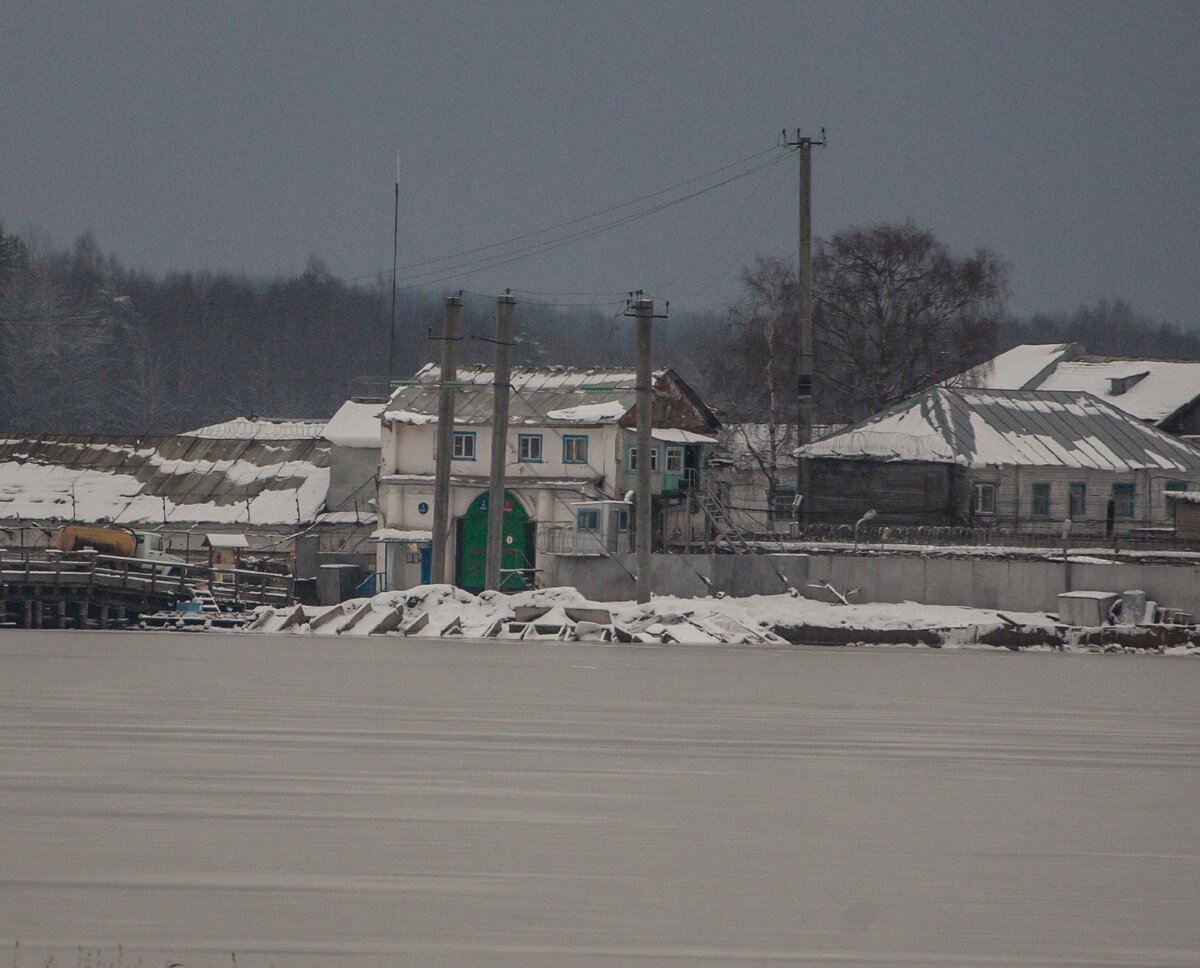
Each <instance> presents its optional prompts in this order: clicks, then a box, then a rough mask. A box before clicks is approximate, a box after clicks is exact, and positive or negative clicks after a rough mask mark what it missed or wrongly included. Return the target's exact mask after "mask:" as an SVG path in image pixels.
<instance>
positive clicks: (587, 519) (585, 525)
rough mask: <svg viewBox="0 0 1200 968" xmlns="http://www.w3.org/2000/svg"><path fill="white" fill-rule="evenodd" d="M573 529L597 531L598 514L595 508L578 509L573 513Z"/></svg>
mask: <svg viewBox="0 0 1200 968" xmlns="http://www.w3.org/2000/svg"><path fill="white" fill-rule="evenodd" d="M575 529H576V530H577V531H599V530H600V512H599V510H597V509H596V508H580V509H579V510H578V511H576V512H575Z"/></svg>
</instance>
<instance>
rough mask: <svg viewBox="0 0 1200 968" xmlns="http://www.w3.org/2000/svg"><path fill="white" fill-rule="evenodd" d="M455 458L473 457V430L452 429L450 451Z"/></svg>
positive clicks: (466, 458) (468, 458) (470, 458)
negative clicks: (452, 445) (452, 447)
mask: <svg viewBox="0 0 1200 968" xmlns="http://www.w3.org/2000/svg"><path fill="white" fill-rule="evenodd" d="M450 453H451V456H452V457H453V458H454V459H455V460H474V459H475V431H474V430H456V431H454V449H453V450H452V451H451V452H450Z"/></svg>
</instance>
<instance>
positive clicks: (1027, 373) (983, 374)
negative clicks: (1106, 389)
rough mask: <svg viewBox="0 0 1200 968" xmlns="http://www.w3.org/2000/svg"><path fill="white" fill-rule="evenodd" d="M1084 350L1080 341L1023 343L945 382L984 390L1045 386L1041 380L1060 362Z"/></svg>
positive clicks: (1027, 388)
mask: <svg viewBox="0 0 1200 968" xmlns="http://www.w3.org/2000/svg"><path fill="white" fill-rule="evenodd" d="M1082 352H1083V348H1082V347H1081V346H1080V345H1079V344H1078V343H1023V344H1022V345H1020V346H1014V347H1013V348H1012V349H1011V350H1006V351H1005V352H1003V353H1001V354H1000V355H999V356H994V357H992V359H990V360H988V361H987V362H986V363H981V364H980V365H979V366H977V367H975V368H974V369H971V370H967V371H966V372H965V373H960V374H959V375H958V376H956V377H952V378H951V379H950V380H948V381H946V382H947V385H948V386H961V387H978V388H979V389H982V390H1036V389H1046V388H1045V387H1040V382H1041V380H1042V379H1043V378H1044V377H1045V376H1046V375H1047V374H1048V373H1050V371H1052V370H1053V369H1054V367H1055V366H1057V365H1058V364H1059V363H1060V362H1062V361H1063V360H1069V359H1074V358H1075V357H1077V356H1079V355H1080V354H1081V353H1082ZM1060 389H1066V388H1065V387H1063V388H1060ZM1072 389H1082V388H1080V387H1074V388H1072Z"/></svg>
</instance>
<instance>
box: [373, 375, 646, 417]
mask: <svg viewBox="0 0 1200 968" xmlns="http://www.w3.org/2000/svg"><path fill="white" fill-rule="evenodd" d="M665 372H666V371H665V370H655V372H654V379H655V381H656V382H657V380H658V379H659V378H660V377H662V376H663V374H664V373H665ZM440 377H441V371H440V369H439V368H438V367H437V366H435V365H434V364H432V363H429V364H426V365H425V366H424V367H423V368H422V369H421V370H420V371H419V372H418V373H417V375H416V378H415V379H414V380H412V381H411V382H409V383H407V384H405V385H402V386H400V387H399V388H398V389H397V390H396V392H395V393H393V394H392V399H391V401H390V402H389V403H388V405H387V408H386V411H385V413H384V419H389V420H395V421H397V422H400V423H403V422H405V421H408V422H413V423H420V422H427V421H426V420H423V419H422V418H435V417H436V416H437V411H438V380H439V379H440ZM494 382H495V372H494V370H493V369H492V368H491V367H488V366H467V367H462V368H460V369H459V370H458V373H457V378H456V380H455V393H454V422H455V423H456V424H490V423H491V422H492V411H493V406H492V404H493V399H494V392H493V384H494ZM509 383H510V385H511V386H512V393H511V394H510V396H509V403H508V422H509V423H510V424H524V425H535V424H607V423H616V422H617V421H618V420H620V419H621V417H623V416H624V415H625V414H626V413H628V412H629V410H630V409H631V408H632V407H633V405H634V404H635V403H636V402H637V389H636V383H637V376H636V373H635V372H634V371H633V370H629V369H614V370H604V369H599V368H595V367H593V368H590V369H576V368H575V367H567V366H545V367H514V368H513V371H512V376H511V378H510V380H509ZM606 404H607V405H608V406H604V405H606Z"/></svg>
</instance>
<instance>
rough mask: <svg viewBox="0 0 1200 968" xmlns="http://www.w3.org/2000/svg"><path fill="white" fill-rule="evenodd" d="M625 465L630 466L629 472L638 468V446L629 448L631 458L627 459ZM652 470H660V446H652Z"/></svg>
mask: <svg viewBox="0 0 1200 968" xmlns="http://www.w3.org/2000/svg"><path fill="white" fill-rule="evenodd" d="M625 466H626V467H628V468H629V473H631V474H632V473H633V472H634V471H636V470H637V448H636V447H630V448H629V460H628V461H626V463H625ZM650 470H651V471H657V470H658V448H657V447H651V448H650Z"/></svg>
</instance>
